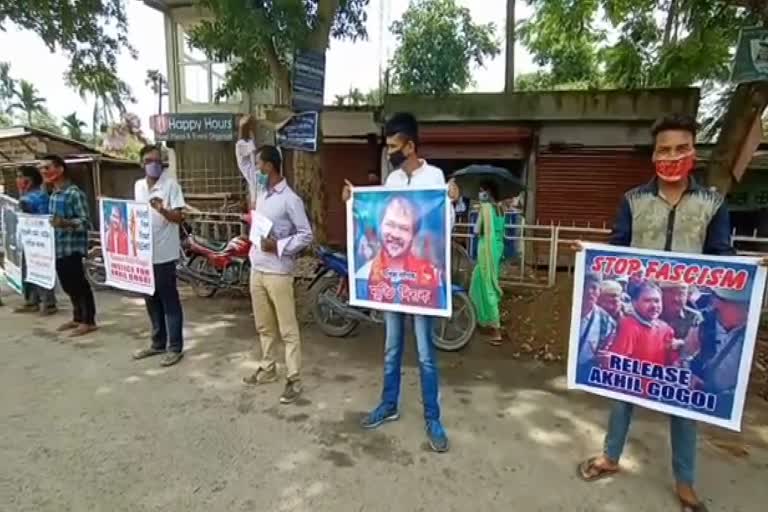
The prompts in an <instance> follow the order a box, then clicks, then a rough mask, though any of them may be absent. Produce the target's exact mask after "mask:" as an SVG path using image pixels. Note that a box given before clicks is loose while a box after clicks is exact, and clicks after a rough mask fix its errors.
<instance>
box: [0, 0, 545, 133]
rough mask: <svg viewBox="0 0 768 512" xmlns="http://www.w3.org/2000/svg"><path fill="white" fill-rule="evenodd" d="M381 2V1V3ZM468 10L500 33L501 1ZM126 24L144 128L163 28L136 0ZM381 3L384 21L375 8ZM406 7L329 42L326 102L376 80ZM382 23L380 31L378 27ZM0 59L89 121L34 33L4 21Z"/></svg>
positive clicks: (525, 66)
mask: <svg viewBox="0 0 768 512" xmlns="http://www.w3.org/2000/svg"><path fill="white" fill-rule="evenodd" d="M382 1H383V2H384V3H383V4H382ZM458 1H459V3H460V4H463V5H466V6H468V7H469V8H470V10H471V11H472V16H473V18H474V19H475V21H477V22H481V23H487V22H489V21H493V22H495V23H496V24H497V25H498V37H499V38H500V40H502V48H503V35H504V17H505V15H506V7H505V6H506V2H505V0H483V1H482V2H480V1H477V0H458ZM127 3H128V23H129V30H130V34H129V36H130V40H131V43H132V44H133V45H134V46H135V48H136V49H137V50H138V53H139V56H138V59H131V58H130V57H129V56H127V55H124V56H121V58H120V59H119V74H120V76H121V78H123V79H124V80H125V81H127V82H128V83H129V84H130V86H131V88H132V89H133V93H134V95H135V97H136V99H137V103H136V104H135V105H132V106H131V107H130V110H131V111H133V112H135V113H136V114H138V115H139V117H140V118H141V120H142V126H143V128H144V129H145V131H148V122H149V121H148V120H149V116H150V115H152V114H153V113H155V112H156V110H157V98H156V97H155V96H154V95H153V94H152V92H151V91H150V89H149V88H148V87H147V86H146V85H145V84H144V80H145V77H146V71H147V70H148V69H160V70H161V71H162V72H163V73H164V74H165V73H166V72H167V71H166V61H165V44H164V40H165V33H164V30H163V17H162V14H160V13H159V12H157V11H155V10H153V9H151V8H149V7H147V6H146V5H144V3H143V2H142V1H140V0H128V2H127ZM382 5H383V7H384V12H383V14H384V17H383V22H382V21H381V20H380V18H381V17H380V13H381V12H382V11H381V9H382ZM407 6H408V0H371V2H370V6H369V9H368V26H367V28H368V34H369V37H368V40H367V41H358V42H355V43H351V42H339V41H333V42H332V43H331V48H330V51H329V53H328V56H327V78H326V86H325V97H326V102H328V103H331V102H333V100H334V98H335V96H336V95H337V94H345V93H346V92H347V91H349V89H350V88H353V87H356V88H358V89H360V90H361V91H363V92H366V91H368V90H370V89H372V88H374V87H376V86H378V81H379V70H380V64H383V63H385V62H386V60H387V59H388V58H389V57H390V56H391V55H392V52H393V50H394V44H395V41H394V39H393V37H392V36H391V35H390V34H389V30H388V27H389V24H390V23H391V21H392V20H395V19H398V18H400V16H402V13H403V12H404V11H405V9H406V7H407ZM529 13H530V11H529V8H528V6H527V5H526V4H525V2H518V19H520V18H523V17H526V16H528V14H529ZM382 26H383V28H384V30H383V32H382V30H381V28H382ZM0 48H3V52H2V56H0V60H2V61H8V62H10V63H11V74H12V76H13V77H15V78H17V79H22V78H23V79H25V80H29V81H31V82H32V83H34V84H35V86H36V87H37V88H38V90H39V91H40V94H41V95H42V96H43V97H45V98H47V100H48V103H47V106H48V109H49V110H50V111H51V112H52V113H53V114H55V115H56V116H58V117H59V118H61V117H63V116H65V115H68V114H70V113H71V112H73V111H75V112H77V113H78V116H79V117H80V118H81V119H83V120H85V121H87V122H88V124H89V125H90V119H91V113H92V108H93V105H92V103H89V102H87V101H83V100H82V99H81V98H80V97H79V96H78V95H77V94H76V93H75V92H74V91H72V90H71V89H69V88H68V87H67V86H66V85H65V84H64V80H63V78H62V77H63V74H64V72H65V70H66V69H67V66H68V60H67V59H66V57H64V56H63V55H61V54H55V53H51V52H49V51H48V48H46V46H45V45H44V44H43V43H42V42H41V40H40V39H39V38H38V36H37V35H36V34H34V33H32V32H27V31H22V30H17V29H16V28H15V27H13V26H10V25H9V26H8V27H7V31H6V32H0ZM515 57H516V66H515V68H516V72H517V73H525V72H528V71H531V70H533V69H535V66H534V65H533V64H532V61H531V57H530V55H529V54H528V53H527V52H526V51H525V50H524V49H523V48H520V47H519V46H518V47H517V48H516V51H515ZM474 75H475V81H476V86H475V87H474V88H473V90H476V91H487V92H493V91H501V90H503V88H504V52H503V50H502V53H501V55H499V56H498V57H497V58H496V59H495V60H494V61H492V62H490V63H489V65H488V66H487V67H486V68H484V69H478V70H476V71H475V73H474Z"/></svg>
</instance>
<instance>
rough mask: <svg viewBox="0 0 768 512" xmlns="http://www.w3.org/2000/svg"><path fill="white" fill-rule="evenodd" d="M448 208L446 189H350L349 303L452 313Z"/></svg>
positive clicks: (348, 242)
mask: <svg viewBox="0 0 768 512" xmlns="http://www.w3.org/2000/svg"><path fill="white" fill-rule="evenodd" d="M450 207H451V206H450V202H449V200H448V196H447V193H446V188H445V187H441V188H430V189H418V188H405V189H392V188H384V187H365V188H355V189H352V196H351V199H350V200H349V201H347V252H348V261H349V279H350V304H352V305H353V306H361V307H367V308H372V309H378V310H384V311H399V312H403V313H413V314H419V315H430V316H442V317H448V316H450V312H451V272H450V268H451V263H450V227H451V224H450V219H451V217H450V215H451V211H450Z"/></svg>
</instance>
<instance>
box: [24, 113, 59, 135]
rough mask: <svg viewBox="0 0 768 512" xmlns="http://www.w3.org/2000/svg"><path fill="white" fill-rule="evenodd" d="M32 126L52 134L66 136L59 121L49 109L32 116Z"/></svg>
mask: <svg viewBox="0 0 768 512" xmlns="http://www.w3.org/2000/svg"><path fill="white" fill-rule="evenodd" d="M30 126H32V127H33V128H38V129H40V130H45V131H47V132H50V133H55V134H56V135H64V131H63V130H62V129H61V125H60V124H59V120H58V119H57V118H56V116H55V115H53V114H52V113H51V112H49V111H48V109H47V108H43V109H42V110H38V111H36V112H35V113H33V114H32V123H31V124H30Z"/></svg>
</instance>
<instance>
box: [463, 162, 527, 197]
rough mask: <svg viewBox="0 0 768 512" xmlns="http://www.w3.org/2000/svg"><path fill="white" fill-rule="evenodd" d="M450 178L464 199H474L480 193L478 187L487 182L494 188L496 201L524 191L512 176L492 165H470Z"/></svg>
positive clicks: (521, 185) (517, 180)
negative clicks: (497, 195) (454, 181)
mask: <svg viewBox="0 0 768 512" xmlns="http://www.w3.org/2000/svg"><path fill="white" fill-rule="evenodd" d="M451 178H453V179H454V180H456V184H457V185H458V186H459V189H461V195H462V196H464V197H472V198H476V197H477V195H478V193H479V192H480V185H482V184H483V183H488V182H490V183H493V184H494V185H495V186H496V189H497V191H498V194H499V197H497V198H496V200H497V201H502V200H504V199H508V198H510V197H515V196H517V195H519V194H520V192H522V191H523V190H525V186H523V184H522V183H521V182H520V180H519V179H518V178H517V177H516V176H515V175H514V174H512V173H511V172H509V171H508V170H506V169H503V168H501V167H494V166H493V165H470V166H469V167H465V168H464V169H461V170H460V171H456V172H455V173H453V175H452V176H451Z"/></svg>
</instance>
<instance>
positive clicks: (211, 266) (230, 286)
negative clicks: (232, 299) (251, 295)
mask: <svg viewBox="0 0 768 512" xmlns="http://www.w3.org/2000/svg"><path fill="white" fill-rule="evenodd" d="M244 221H245V222H247V219H245V218H244ZM181 232H182V242H181V247H182V248H181V252H182V257H181V258H180V259H179V263H178V265H177V266H176V275H177V276H178V278H179V280H181V281H184V282H186V283H188V284H189V285H190V286H191V287H192V290H193V291H194V292H195V294H196V295H197V296H198V297H202V298H210V297H213V296H214V295H216V292H218V291H219V290H235V291H238V292H240V293H244V294H247V293H248V286H249V285H248V283H249V278H250V274H251V263H250V260H249V259H248V252H249V251H250V249H251V242H250V241H248V239H247V238H245V237H243V236H236V237H234V238H233V239H232V240H230V241H229V242H215V241H213V240H208V239H206V238H203V237H200V236H197V235H195V234H193V233H192V231H191V228H190V226H189V225H188V224H184V225H183V226H182V229H181Z"/></svg>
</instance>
